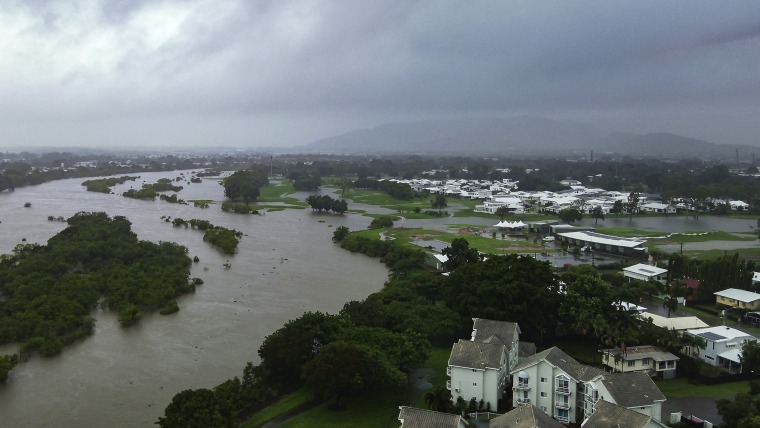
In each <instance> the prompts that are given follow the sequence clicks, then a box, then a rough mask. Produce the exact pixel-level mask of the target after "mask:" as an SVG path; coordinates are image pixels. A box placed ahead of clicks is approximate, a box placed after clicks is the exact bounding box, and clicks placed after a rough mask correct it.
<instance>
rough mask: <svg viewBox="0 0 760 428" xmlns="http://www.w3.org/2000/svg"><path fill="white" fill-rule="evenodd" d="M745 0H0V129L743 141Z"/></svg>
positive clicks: (751, 10) (172, 137)
mask: <svg viewBox="0 0 760 428" xmlns="http://www.w3.org/2000/svg"><path fill="white" fill-rule="evenodd" d="M759 65H760V3H758V2H746V1H741V2H740V1H727V2H706V1H670V2H662V1H651V2H649V1H641V0H636V1H615V2H607V1H573V2H563V1H555V2H552V1H546V2H535V1H489V2H478V1H475V2H470V1H468V2H462V1H458V2H452V1H448V2H410V1H356V2H354V1H350V2H347V1H342V2H338V1H318V0H317V1H271V2H263V1H248V0H241V1H232V0H230V1H215V0H213V1H193V0H166V1H107V0H82V1H10V2H2V3H0V147H3V148H8V147H70V146H94V147H103V148H106V147H109V146H110V147H124V146H144V147H145V146H152V147H157V146H166V147H214V146H228V147H229V146H236V147H263V146H267V147H293V146H297V145H303V144H307V143H310V142H312V141H314V140H317V139H320V138H323V137H329V136H332V135H336V134H341V133H344V132H347V131H350V130H353V129H358V128H367V127H374V126H377V125H380V124H383V123H388V122H400V121H414V120H424V119H454V118H468V117H511V116H517V115H534V116H541V117H547V118H554V119H562V120H572V121H578V122H583V123H588V124H591V125H595V126H601V127H605V128H606V129H612V130H615V131H627V132H642V133H644V132H673V133H678V134H681V135H684V136H688V137H693V138H700V139H704V140H708V141H711V142H714V143H721V144H729V143H730V144H749V145H760V137H759V136H760V132H758V131H760V121H758V120H757V118H758V117H760V89H759V88H760V70H759V69H758V68H759V67H758V66H759Z"/></svg>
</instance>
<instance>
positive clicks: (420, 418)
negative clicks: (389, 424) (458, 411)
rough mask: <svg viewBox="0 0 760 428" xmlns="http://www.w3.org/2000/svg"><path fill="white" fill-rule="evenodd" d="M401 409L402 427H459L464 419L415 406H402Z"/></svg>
mask: <svg viewBox="0 0 760 428" xmlns="http://www.w3.org/2000/svg"><path fill="white" fill-rule="evenodd" d="M399 409H400V411H399V413H398V420H399V421H401V428H458V427H459V424H460V421H461V419H462V417H461V416H459V415H452V414H450V413H441V412H434V411H432V410H424V409H417V408H414V407H407V406H401V407H399Z"/></svg>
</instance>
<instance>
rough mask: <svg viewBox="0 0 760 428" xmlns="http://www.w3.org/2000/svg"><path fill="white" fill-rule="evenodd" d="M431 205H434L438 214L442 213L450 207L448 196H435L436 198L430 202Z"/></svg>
mask: <svg viewBox="0 0 760 428" xmlns="http://www.w3.org/2000/svg"><path fill="white" fill-rule="evenodd" d="M430 205H432V207H433V208H434V209H437V210H438V212H441V210H442V209H444V208H446V207H447V206H448V201H446V195H444V194H442V193H438V194H437V195H435V198H433V199H432V200H431V201H430Z"/></svg>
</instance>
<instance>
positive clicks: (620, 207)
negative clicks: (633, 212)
mask: <svg viewBox="0 0 760 428" xmlns="http://www.w3.org/2000/svg"><path fill="white" fill-rule="evenodd" d="M624 210H625V204H623V201H621V200H620V199H618V200H616V201H615V202H614V203H613V204H612V208H611V209H610V212H611V213H612V214H620V213H622V212H623V211H624Z"/></svg>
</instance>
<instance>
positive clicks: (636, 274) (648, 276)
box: [623, 263, 668, 284]
mask: <svg viewBox="0 0 760 428" xmlns="http://www.w3.org/2000/svg"><path fill="white" fill-rule="evenodd" d="M623 276H624V277H626V278H628V282H631V281H635V280H640V281H657V282H659V283H661V284H665V282H666V281H667V279H668V270H667V269H663V268H659V267H657V266H651V265H648V264H645V263H638V264H635V265H633V266H628V267H627V268H623Z"/></svg>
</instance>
